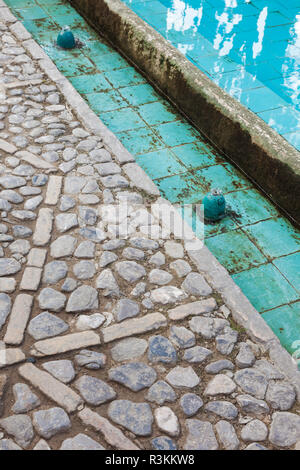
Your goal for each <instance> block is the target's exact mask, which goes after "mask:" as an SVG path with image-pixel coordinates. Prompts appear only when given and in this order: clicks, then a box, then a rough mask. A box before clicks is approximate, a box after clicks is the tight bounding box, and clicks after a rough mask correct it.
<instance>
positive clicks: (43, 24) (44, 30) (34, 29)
mask: <svg viewBox="0 0 300 470" xmlns="http://www.w3.org/2000/svg"><path fill="white" fill-rule="evenodd" d="M22 23H23V25H24V26H25V28H26V29H27V30H28V31H29V32H30V33H31V34H32V36H33V37H34V38H35V39H36V40H38V41H42V42H43V41H48V42H50V41H51V42H54V41H55V42H56V38H57V35H58V33H59V29H58V28H57V25H56V24H55V23H54V21H51V20H50V19H49V18H43V19H42V20H24V21H22Z"/></svg>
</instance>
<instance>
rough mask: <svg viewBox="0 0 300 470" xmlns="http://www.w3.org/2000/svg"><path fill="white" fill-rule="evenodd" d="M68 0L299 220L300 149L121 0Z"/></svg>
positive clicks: (220, 147)
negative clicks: (223, 87) (227, 91)
mask: <svg viewBox="0 0 300 470" xmlns="http://www.w3.org/2000/svg"><path fill="white" fill-rule="evenodd" d="M69 1H70V3H71V4H73V5H74V6H75V7H76V8H78V10H79V11H80V12H81V13H82V14H83V15H84V16H85V17H86V18H87V19H88V20H89V22H90V23H91V24H93V26H94V27H95V28H96V29H98V30H99V31H100V32H101V33H102V34H104V36H106V37H107V38H108V39H109V40H110V41H111V42H112V43H113V44H114V45H115V46H117V47H118V48H119V49H120V50H121V51H122V53H124V55H125V56H126V57H128V58H129V59H130V60H131V61H132V62H133V63H134V64H135V65H136V66H138V68H139V69H140V70H141V71H142V72H143V73H145V75H146V76H147V77H148V78H149V77H150V79H151V80H152V81H153V82H154V84H155V85H157V86H158V87H159V89H160V90H161V91H163V93H164V94H165V95H166V96H167V97H168V98H169V99H171V101H172V102H174V103H175V104H176V105H177V106H178V108H179V109H180V110H182V111H183V112H184V113H185V114H186V115H187V116H188V117H189V118H190V119H191V121H192V122H193V123H194V125H195V126H197V127H198V128H199V129H200V130H201V131H202V132H203V133H204V134H205V135H206V136H207V137H208V138H209V139H210V140H211V141H212V142H213V143H215V145H217V146H218V148H219V149H220V150H221V151H223V152H224V153H225V154H226V155H228V157H229V158H230V159H231V160H232V161H233V162H234V163H235V164H236V165H237V166H238V167H240V168H241V169H243V170H244V171H245V172H246V173H247V174H248V175H249V176H250V177H251V178H252V179H253V180H254V181H255V182H256V183H257V184H258V185H259V186H260V187H261V188H262V189H263V190H264V191H265V192H266V193H267V194H268V196H269V197H270V198H271V199H273V200H274V201H275V202H276V203H277V204H278V205H279V206H281V207H282V208H283V209H284V210H286V211H287V212H288V213H289V214H290V215H291V217H292V218H294V219H295V220H296V221H298V223H300V198H299V197H298V198H297V194H300V153H299V152H298V151H297V150H296V149H295V148H294V147H293V146H291V145H290V144H289V143H288V142H287V141H286V140H285V139H284V138H283V137H281V136H280V135H279V134H278V133H277V132H276V131H274V130H273V129H271V128H270V127H269V126H268V125H267V124H266V123H264V121H262V119H260V118H259V117H258V116H256V115H255V114H254V113H253V112H251V111H250V110H248V109H247V108H246V107H244V106H243V105H241V104H240V103H239V102H238V101H237V100H235V99H234V98H232V97H231V96H230V95H228V94H227V93H226V92H225V91H224V90H222V89H221V88H220V87H218V86H217V85H216V84H214V83H213V82H212V81H211V80H210V79H209V78H208V77H207V76H206V75H205V74H204V73H202V72H201V71H200V70H199V69H198V68H197V67H196V66H194V65H193V64H192V63H191V62H190V61H189V60H188V59H186V58H185V57H184V56H183V54H181V53H180V52H179V51H178V50H177V49H176V48H175V47H173V46H172V45H171V44H170V43H169V42H168V41H167V40H166V39H164V38H163V37H162V36H161V35H160V34H159V33H158V32H156V31H155V30H154V29H153V28H152V27H151V26H149V25H148V24H147V23H146V22H144V21H143V20H142V19H141V18H139V16H137V15H136V14H135V13H134V12H133V11H132V10H130V9H129V8H128V7H127V6H126V5H125V4H124V3H123V2H121V1H120V0H69ZM287 188H288V190H287Z"/></svg>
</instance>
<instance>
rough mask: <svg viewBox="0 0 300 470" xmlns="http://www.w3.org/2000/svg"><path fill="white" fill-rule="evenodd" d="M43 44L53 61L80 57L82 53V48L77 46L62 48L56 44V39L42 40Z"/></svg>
mask: <svg viewBox="0 0 300 470" xmlns="http://www.w3.org/2000/svg"><path fill="white" fill-rule="evenodd" d="M41 45H42V48H43V49H44V51H45V52H46V54H47V55H48V56H49V57H50V58H51V59H52V60H53V62H57V61H62V60H65V59H67V60H68V59H71V58H75V57H79V56H80V55H81V54H82V52H81V50H80V49H77V48H74V49H62V48H61V47H58V46H57V45H56V42H55V41H54V40H52V41H41Z"/></svg>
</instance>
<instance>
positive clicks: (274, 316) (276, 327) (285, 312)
mask: <svg viewBox="0 0 300 470" xmlns="http://www.w3.org/2000/svg"><path fill="white" fill-rule="evenodd" d="M262 316H263V318H264V320H265V321H266V322H267V324H268V325H269V327H270V328H271V329H272V330H273V332H274V333H275V335H276V336H277V337H278V338H279V340H280V342H281V344H282V346H284V347H285V348H286V349H287V350H288V351H289V353H290V354H295V353H296V354H297V351H299V349H300V344H299V340H300V302H296V303H294V304H290V305H284V306H283V307H279V308H276V309H274V310H270V311H268V312H265V313H263V315H262ZM296 341H297V342H298V343H296ZM296 359H300V355H299V353H298V354H297V356H296ZM298 368H299V366H298Z"/></svg>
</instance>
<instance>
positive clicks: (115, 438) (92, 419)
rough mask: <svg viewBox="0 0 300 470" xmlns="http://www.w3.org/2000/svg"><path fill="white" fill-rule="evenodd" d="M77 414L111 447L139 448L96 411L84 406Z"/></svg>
mask: <svg viewBox="0 0 300 470" xmlns="http://www.w3.org/2000/svg"><path fill="white" fill-rule="evenodd" d="M78 416H79V418H80V419H81V421H82V422H83V423H84V424H85V425H86V426H91V427H92V428H93V429H95V431H97V432H99V433H100V434H101V435H102V436H103V437H104V439H105V440H106V442H107V443H108V444H109V445H111V446H112V447H116V449H120V450H139V447H138V446H137V445H136V444H134V443H133V442H132V441H131V440H130V439H128V437H126V436H125V434H123V432H122V431H121V430H120V429H119V428H116V427H115V426H113V425H112V424H111V423H110V422H109V421H108V419H106V418H103V416H100V415H99V414H98V413H95V412H94V411H92V410H90V409H89V408H84V409H83V410H82V411H80V412H79V413H78Z"/></svg>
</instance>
